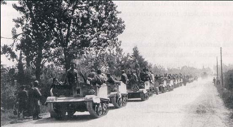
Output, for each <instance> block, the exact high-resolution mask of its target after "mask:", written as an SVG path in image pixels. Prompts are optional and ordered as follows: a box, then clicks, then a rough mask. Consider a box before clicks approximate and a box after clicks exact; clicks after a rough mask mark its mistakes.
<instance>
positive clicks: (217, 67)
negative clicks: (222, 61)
mask: <svg viewBox="0 0 234 127" xmlns="http://www.w3.org/2000/svg"><path fill="white" fill-rule="evenodd" d="M216 63H217V64H216V69H217V78H216V81H218V78H219V63H218V57H216Z"/></svg>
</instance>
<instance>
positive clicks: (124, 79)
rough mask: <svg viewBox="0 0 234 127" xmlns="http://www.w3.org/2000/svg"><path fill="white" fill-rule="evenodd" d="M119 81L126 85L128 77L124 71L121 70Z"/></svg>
mask: <svg viewBox="0 0 234 127" xmlns="http://www.w3.org/2000/svg"><path fill="white" fill-rule="evenodd" d="M120 81H122V82H123V83H124V84H126V85H127V84H128V76H127V74H126V73H125V71H124V70H122V75H121V80H120Z"/></svg>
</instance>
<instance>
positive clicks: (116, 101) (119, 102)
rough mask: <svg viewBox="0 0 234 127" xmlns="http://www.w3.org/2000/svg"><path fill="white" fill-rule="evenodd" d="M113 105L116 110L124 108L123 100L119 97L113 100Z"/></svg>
mask: <svg viewBox="0 0 234 127" xmlns="http://www.w3.org/2000/svg"><path fill="white" fill-rule="evenodd" d="M112 104H113V105H114V107H115V108H120V107H121V106H122V99H121V98H120V97H118V96H116V97H113V98H112Z"/></svg>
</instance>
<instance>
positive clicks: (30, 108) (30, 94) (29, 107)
mask: <svg viewBox="0 0 234 127" xmlns="http://www.w3.org/2000/svg"><path fill="white" fill-rule="evenodd" d="M32 86H33V84H30V85H28V86H27V91H28V104H27V110H28V111H27V113H28V116H32V115H33V89H32Z"/></svg>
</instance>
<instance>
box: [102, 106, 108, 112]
mask: <svg viewBox="0 0 234 127" xmlns="http://www.w3.org/2000/svg"><path fill="white" fill-rule="evenodd" d="M102 111H103V113H102V115H106V114H107V113H108V104H107V103H102Z"/></svg>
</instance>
